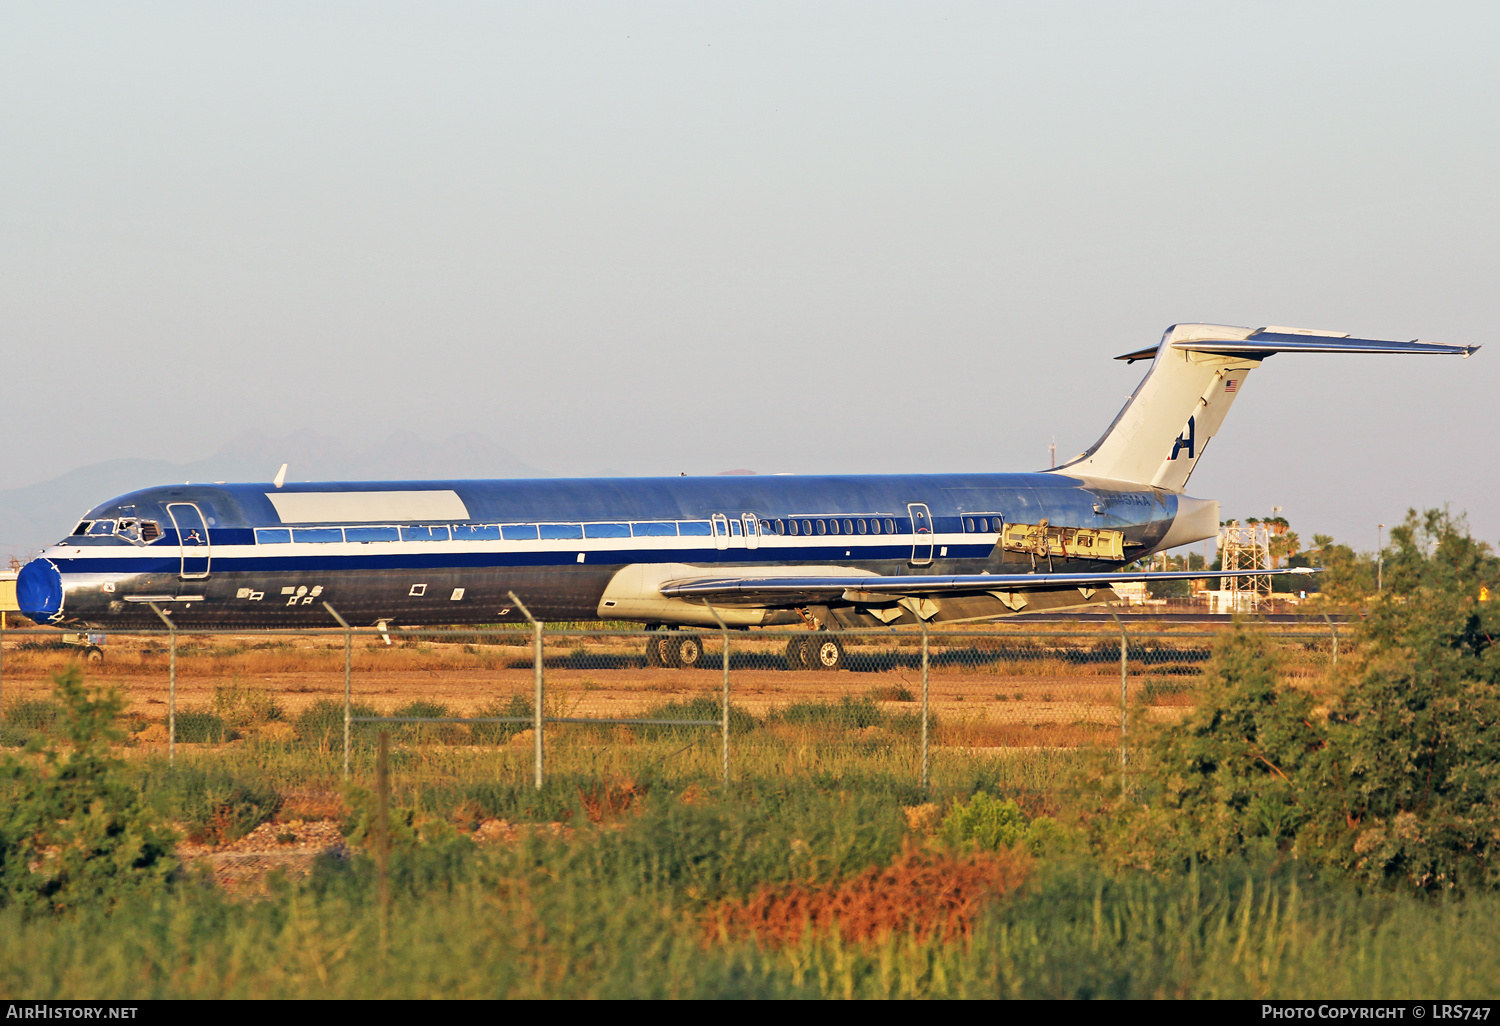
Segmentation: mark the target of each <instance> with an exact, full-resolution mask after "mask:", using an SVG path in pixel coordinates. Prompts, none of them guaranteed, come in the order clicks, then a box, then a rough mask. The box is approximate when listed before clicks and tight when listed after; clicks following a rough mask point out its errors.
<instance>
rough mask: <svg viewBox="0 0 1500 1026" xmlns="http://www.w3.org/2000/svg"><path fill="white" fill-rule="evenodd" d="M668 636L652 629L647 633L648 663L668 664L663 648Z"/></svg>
mask: <svg viewBox="0 0 1500 1026" xmlns="http://www.w3.org/2000/svg"><path fill="white" fill-rule="evenodd" d="M666 641H667V636H666V635H665V634H659V633H657V632H656V631H652V632H651V633H650V634H648V635H646V665H647V666H667V665H669V664H668V663H667V657H666V653H665V652H664V651H662V649H663V648H664V647H665V646H666Z"/></svg>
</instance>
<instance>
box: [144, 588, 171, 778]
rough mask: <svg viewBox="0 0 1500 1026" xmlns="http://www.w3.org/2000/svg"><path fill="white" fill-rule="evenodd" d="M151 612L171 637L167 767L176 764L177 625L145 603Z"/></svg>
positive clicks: (158, 610)
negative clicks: (165, 627) (164, 625)
mask: <svg viewBox="0 0 1500 1026" xmlns="http://www.w3.org/2000/svg"><path fill="white" fill-rule="evenodd" d="M147 604H148V605H150V607H151V611H152V612H153V613H155V614H156V615H157V616H158V617H160V618H161V622H162V623H164V624H166V625H167V633H168V634H170V635H171V646H172V649H171V651H172V654H171V656H170V657H169V661H168V663H167V765H169V766H170V765H173V764H175V763H176V762H177V625H176V624H175V623H173V622H172V620H171V618H169V617H168V616H167V614H166V613H163V612H162V611H161V609H160V607H158V606H157V604H156V603H155V602H150V603H147Z"/></svg>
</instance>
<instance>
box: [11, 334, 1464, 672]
mask: <svg viewBox="0 0 1500 1026" xmlns="http://www.w3.org/2000/svg"><path fill="white" fill-rule="evenodd" d="M1478 348H1479V347H1478V346H1453V345H1439V344H1435V343H1429V342H1421V341H1416V340H1413V341H1410V342H1398V341H1381V340H1376V339H1361V338H1351V337H1349V336H1348V335H1344V334H1338V333H1333V332H1323V331H1312V330H1307V329H1300V328H1288V327H1278V326H1271V327H1262V328H1243V327H1233V326H1229V325H1219V324H1176V325H1173V326H1171V327H1170V328H1168V329H1167V330H1166V332H1165V333H1164V334H1163V335H1162V338H1161V341H1160V342H1159V343H1157V344H1156V345H1154V346H1150V347H1147V348H1144V349H1139V350H1136V351H1134V352H1130V353H1126V354H1124V355H1123V356H1120V357H1118V359H1120V360H1124V361H1126V362H1127V364H1129V363H1134V362H1135V361H1137V360H1142V361H1144V360H1150V361H1151V364H1150V367H1149V369H1148V370H1147V372H1146V375H1145V377H1144V378H1143V379H1142V380H1141V382H1140V384H1139V385H1138V386H1137V388H1136V389H1135V391H1134V393H1133V394H1132V395H1131V396H1130V398H1129V400H1128V401H1127V402H1126V404H1125V406H1124V408H1123V409H1122V410H1121V411H1120V413H1119V414H1118V415H1117V416H1116V417H1115V419H1114V421H1113V423H1111V424H1110V426H1109V428H1108V429H1107V430H1106V431H1105V432H1104V434H1103V436H1101V437H1100V439H1099V440H1098V441H1097V442H1095V443H1094V444H1093V445H1092V446H1090V447H1089V448H1088V449H1087V450H1085V451H1084V452H1082V453H1080V454H1079V455H1078V456H1076V457H1074V458H1073V459H1071V460H1069V461H1067V462H1066V463H1064V464H1062V465H1061V466H1059V467H1056V468H1053V469H1049V470H1045V471H1038V472H1035V473H1010V474H992V473H990V474H902V475H885V476H793V475H776V476H765V477H757V476H734V477H725V476H717V477H668V478H640V479H610V478H605V479H577V480H561V479H543V480H493V481H405V482H322V483H302V484H295V483H287V482H286V481H285V480H284V478H285V472H286V467H284V466H283V467H282V469H281V472H280V473H279V474H278V475H277V476H276V479H275V480H274V481H272V482H269V483H261V484H212V485H209V484H184V485H173V486H165V487H160V488H148V489H145V490H142V491H136V492H131V493H130V494H128V495H122V496H120V497H119V498H115V499H111V500H110V501H108V502H105V503H103V504H102V505H100V506H97V507H95V508H94V509H92V510H90V511H89V512H88V513H87V514H86V515H85V516H84V517H83V518H82V519H81V520H80V521H79V522H78V524H77V526H76V527H75V528H74V529H73V532H72V534H70V535H69V536H68V537H66V538H64V539H63V540H62V541H60V542H58V543H57V544H56V545H53V546H50V547H49V548H47V549H45V550H44V551H43V552H42V553H41V555H40V556H38V557H37V558H36V559H34V560H32V561H31V562H29V563H27V564H26V565H25V566H24V567H23V568H22V569H21V571H20V573H19V575H18V578H17V585H16V586H17V601H18V604H19V605H20V607H21V610H22V612H23V613H24V614H25V615H26V616H28V617H30V618H31V619H32V620H35V621H37V622H38V623H43V624H54V625H58V626H73V625H77V626H83V627H89V628H93V629H96V630H97V629H104V628H129V627H153V626H158V625H159V624H160V620H159V619H158V613H157V610H160V611H161V613H160V615H165V616H167V617H169V618H170V621H171V622H172V623H173V624H174V625H176V626H177V627H179V628H180V629H183V630H190V629H193V628H195V627H197V628H209V627H231V628H232V627H276V626H298V627H308V626H333V625H334V619H335V618H334V617H333V616H332V613H331V611H336V612H337V614H338V617H339V618H342V619H343V620H344V621H346V622H349V623H355V624H360V625H373V626H377V627H379V628H380V629H381V630H382V631H385V630H387V629H388V628H389V627H390V626H391V625H393V624H394V625H397V626H405V627H420V626H433V625H446V624H482V623H496V622H505V621H518V620H520V619H521V618H522V615H523V614H522V611H521V609H520V608H518V604H517V601H516V599H519V600H520V601H521V602H523V603H524V604H525V608H526V609H528V610H529V611H530V612H531V614H532V615H534V616H536V617H537V618H539V619H541V620H544V621H578V620H612V621H633V622H639V623H642V624H644V625H645V627H646V629H647V630H649V631H653V632H656V633H653V634H651V635H650V636H649V638H648V644H647V652H646V656H647V661H648V663H650V664H652V665H659V666H694V665H698V664H699V663H700V661H701V660H702V655H703V648H702V643H701V640H700V638H699V636H697V635H696V634H695V633H694V632H693V631H691V630H689V631H683V630H682V629H681V628H684V627H688V628H712V627H715V626H718V625H719V624H721V623H723V624H725V625H727V626H728V627H733V628H743V629H747V628H750V627H794V626H798V625H805V626H807V627H809V628H812V632H811V633H809V635H808V636H807V639H806V640H804V641H800V642H799V641H798V640H795V639H794V640H793V641H792V642H791V643H790V644H789V646H788V660H789V662H791V663H794V664H800V665H804V666H808V667H821V668H826V669H836V668H838V667H839V666H841V665H843V662H844V654H843V648H842V645H841V644H840V643H839V642H838V638H837V634H836V633H834V632H835V631H837V630H847V629H855V628H874V627H885V626H897V625H915V624H919V623H927V624H937V623H955V622H964V621H988V620H994V619H997V618H1000V617H1005V616H1011V615H1015V614H1022V613H1032V612H1038V611H1044V610H1055V609H1060V608H1065V607H1071V606H1079V605H1087V604H1095V603H1102V602H1108V601H1110V600H1112V599H1114V598H1115V597H1116V595H1115V593H1114V592H1113V591H1112V590H1111V585H1113V584H1119V583H1126V582H1136V581H1148V582H1149V581H1162V580H1183V579H1194V580H1199V579H1205V578H1224V577H1231V576H1243V574H1238V575H1236V574H1232V573H1221V572H1210V571H1206V570H1198V571H1181V572H1148V571H1132V572H1123V571H1124V568H1125V567H1126V566H1128V565H1130V564H1135V563H1138V562H1139V561H1141V560H1143V559H1144V558H1146V557H1149V556H1151V555H1152V554H1154V553H1157V552H1161V551H1163V550H1166V549H1171V548H1175V547H1177V546H1181V545H1186V544H1188V543H1191V542H1196V541H1201V540H1205V539H1208V538H1212V537H1215V536H1216V535H1217V533H1218V530H1219V504H1218V503H1217V502H1216V501H1214V500H1210V499H1198V498H1192V497H1190V496H1188V495H1187V494H1185V492H1184V489H1185V488H1186V486H1187V483H1188V479H1189V477H1190V476H1191V475H1192V472H1193V470H1194V468H1195V467H1197V465H1198V461H1199V460H1201V459H1202V458H1203V453H1204V450H1205V449H1206V447H1207V446H1208V443H1209V441H1210V440H1211V439H1212V438H1213V437H1214V436H1215V435H1216V434H1217V433H1218V431H1219V429H1220V426H1221V425H1222V424H1223V422H1224V417H1225V415H1226V414H1227V413H1228V412H1229V408H1230V406H1231V405H1233V403H1234V400H1235V398H1236V397H1237V396H1238V395H1239V394H1240V392H1241V391H1242V389H1243V387H1244V383H1245V379H1246V377H1247V376H1248V375H1249V373H1250V372H1251V371H1253V370H1255V369H1256V368H1257V367H1259V366H1260V365H1261V363H1262V361H1264V360H1265V359H1266V358H1267V357H1270V356H1272V355H1275V354H1278V353H1342V354H1356V353H1402V354H1422V353H1425V354H1455V355H1462V356H1464V357H1465V358H1467V357H1468V356H1470V355H1471V354H1472V353H1473V352H1474V351H1475V350H1477V349H1478ZM1277 572H1283V573H1284V572H1290V571H1277ZM1302 572H1306V571H1302ZM513 595H514V596H515V598H513V597H512V596H513Z"/></svg>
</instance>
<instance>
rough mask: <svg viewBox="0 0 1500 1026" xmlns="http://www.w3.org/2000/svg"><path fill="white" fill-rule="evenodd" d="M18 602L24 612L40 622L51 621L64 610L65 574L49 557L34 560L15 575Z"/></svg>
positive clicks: (22, 613)
mask: <svg viewBox="0 0 1500 1026" xmlns="http://www.w3.org/2000/svg"><path fill="white" fill-rule="evenodd" d="M16 605H18V606H20V607H21V615H22V616H25V617H27V618H29V619H32V620H35V621H36V622H37V623H51V622H52V618H53V617H55V616H57V615H58V614H60V613H61V612H62V607H63V581H62V573H61V572H60V571H59V570H58V569H57V567H56V566H54V565H53V563H52V561H51V560H50V559H33V560H32V561H31V562H30V563H27V564H26V565H25V566H23V567H21V572H20V573H19V574H17V575H16Z"/></svg>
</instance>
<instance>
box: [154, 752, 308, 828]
mask: <svg viewBox="0 0 1500 1026" xmlns="http://www.w3.org/2000/svg"><path fill="white" fill-rule="evenodd" d="M141 790H142V791H144V792H146V793H149V794H150V795H151V803H152V805H153V807H154V808H155V809H156V811H157V812H158V813H160V814H161V815H162V816H164V817H168V818H170V819H174V820H177V821H178V822H180V823H182V824H184V825H185V826H186V827H187V828H188V836H189V839H190V840H193V841H198V842H203V843H208V844H228V843H229V842H231V841H236V840H238V839H239V838H241V837H243V836H245V835H246V834H248V833H249V832H250V831H251V830H254V829H255V828H256V827H257V826H259V825H260V824H261V823H264V822H265V821H266V820H268V819H270V818H271V817H272V816H274V815H275V814H276V812H277V810H278V809H280V808H281V795H280V794H279V793H278V792H277V791H276V789H275V788H273V787H272V786H270V785H269V784H267V783H265V782H262V781H254V780H248V779H245V778H244V777H241V776H238V775H236V774H234V773H231V772H229V771H227V770H224V769H221V768H217V767H201V766H191V765H183V764H181V763H178V764H177V765H175V766H165V765H162V764H161V763H155V764H153V765H151V766H149V767H148V768H147V769H146V770H145V771H144V775H143V779H142V780H141Z"/></svg>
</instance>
